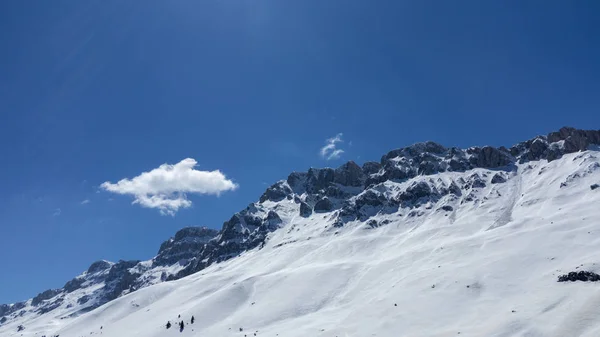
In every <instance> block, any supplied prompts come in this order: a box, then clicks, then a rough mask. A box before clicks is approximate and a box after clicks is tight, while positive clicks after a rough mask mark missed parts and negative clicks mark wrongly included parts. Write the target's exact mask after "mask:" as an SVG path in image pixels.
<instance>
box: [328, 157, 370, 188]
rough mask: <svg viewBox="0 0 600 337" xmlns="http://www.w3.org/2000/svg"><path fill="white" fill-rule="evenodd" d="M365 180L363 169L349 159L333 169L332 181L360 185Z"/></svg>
mask: <svg viewBox="0 0 600 337" xmlns="http://www.w3.org/2000/svg"><path fill="white" fill-rule="evenodd" d="M364 180H365V174H364V172H363V169H362V168H361V167H360V166H358V165H357V164H356V163H355V162H353V161H349V162H347V163H346V164H344V165H342V166H340V167H338V168H337V169H336V170H335V175H334V179H333V181H334V182H335V183H338V184H340V185H344V186H362V185H363V183H364Z"/></svg>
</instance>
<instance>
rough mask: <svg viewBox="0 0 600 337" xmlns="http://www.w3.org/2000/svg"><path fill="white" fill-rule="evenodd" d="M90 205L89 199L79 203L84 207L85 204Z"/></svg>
mask: <svg viewBox="0 0 600 337" xmlns="http://www.w3.org/2000/svg"><path fill="white" fill-rule="evenodd" d="M89 203H90V199H85V200H84V201H82V202H80V204H82V205H85V204H89Z"/></svg>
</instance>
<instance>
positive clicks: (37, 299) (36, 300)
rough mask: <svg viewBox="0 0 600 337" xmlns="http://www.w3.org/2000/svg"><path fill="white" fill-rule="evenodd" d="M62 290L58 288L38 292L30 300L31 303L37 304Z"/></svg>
mask: <svg viewBox="0 0 600 337" xmlns="http://www.w3.org/2000/svg"><path fill="white" fill-rule="evenodd" d="M61 292H62V291H61V290H60V289H49V290H46V291H44V292H42V293H39V294H38V295H37V296H36V297H34V298H33V299H32V300H31V305H33V306H38V305H39V304H40V303H42V301H45V300H48V299H51V298H52V297H54V296H56V295H58V294H60V293H61Z"/></svg>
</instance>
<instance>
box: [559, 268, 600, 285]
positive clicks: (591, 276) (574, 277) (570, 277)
mask: <svg viewBox="0 0 600 337" xmlns="http://www.w3.org/2000/svg"><path fill="white" fill-rule="evenodd" d="M576 281H582V282H598V281H600V275H598V274H596V273H594V272H591V271H583V270H582V271H579V272H575V271H572V272H570V273H568V274H564V275H560V276H559V277H558V282H576Z"/></svg>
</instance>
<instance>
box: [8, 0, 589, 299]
mask: <svg viewBox="0 0 600 337" xmlns="http://www.w3.org/2000/svg"><path fill="white" fill-rule="evenodd" d="M599 11H600V5H599V3H598V2H596V1H591V0H590V1H576V2H574V1H560V2H559V1H466V0H465V1H458V2H457V1H398V0H390V1H385V0H382V1H362V0H361V1H357V0H343V1H342V0H331V1H322V0H303V1H279V0H262V1H261V0H258V1H249V0H246V1H241V0H237V1H234V0H231V1H183V0H181V1H143V2H142V1H116V0H114V1H113V0H102V1H100V0H94V1H59V0H55V1H36V2H33V3H32V2H22V1H4V2H1V3H0V43H1V45H2V53H0V74H1V76H0V156H1V157H2V168H1V174H0V186H1V190H2V193H0V256H1V257H2V259H0V270H2V276H1V279H2V282H1V284H2V286H0V303H10V302H14V301H18V300H25V299H26V298H29V297H31V296H34V295H35V294H37V293H38V292H41V291H43V290H45V289H47V288H56V287H61V286H62V285H63V284H64V283H65V282H66V281H67V280H69V279H70V278H72V277H73V276H75V275H77V274H79V273H80V272H82V271H83V270H85V269H86V268H87V267H88V266H89V265H90V264H91V263H92V262H93V261H95V260H98V259H108V260H113V261H116V260H118V259H148V258H151V257H152V256H153V255H154V254H155V253H156V252H157V250H158V247H159V245H160V243H161V242H162V241H164V240H166V239H167V238H168V237H169V236H171V235H173V234H174V233H175V231H176V230H178V229H179V228H181V227H184V226H191V225H206V226H209V227H214V228H220V226H221V224H222V223H223V221H225V220H227V219H228V218H229V217H230V216H231V215H232V214H233V213H234V212H235V211H238V210H241V209H243V208H244V207H245V206H246V205H247V204H249V203H250V202H253V201H256V200H257V199H258V197H259V196H260V194H261V193H262V192H263V191H264V189H265V188H266V187H267V184H271V183H273V182H275V181H277V180H279V179H283V178H285V177H286V176H287V174H288V173H290V172H291V171H294V170H306V169H307V168H309V167H311V166H313V167H322V166H333V167H336V166H338V165H340V164H342V163H343V162H345V161H347V160H355V161H357V162H359V163H362V162H364V161H365V160H379V158H380V157H381V155H383V154H384V153H385V152H387V151H389V150H391V149H394V148H398V147H402V146H406V145H409V144H411V143H414V142H417V141H425V140H434V141H437V142H440V143H442V144H444V145H447V146H461V147H466V146H471V145H486V144H489V145H497V146H499V145H512V144H513V143H515V142H517V141H520V140H525V139H528V138H531V137H532V136H534V135H536V134H545V133H547V132H549V131H553V130H556V129H558V128H559V127H561V126H564V125H571V126H575V127H580V128H593V129H598V128H600V98H599V96H598V93H599V92H600V62H598V60H600V41H599V39H600V38H599V36H600V23H598V20H597V13H599ZM340 133H341V134H342V135H341V136H339V137H338V138H337V140H338V141H334V142H333V143H334V146H335V148H333V149H332V148H330V149H329V151H328V152H326V153H325V156H322V155H321V153H320V150H321V148H322V147H323V146H325V145H326V142H327V139H335V137H336V136H337V135H338V134H340ZM336 149H337V150H339V149H341V150H343V151H344V152H343V153H340V152H339V151H338V152H337V153H335V154H334V152H333V151H335V150H336ZM331 154H334V155H333V156H331ZM329 157H331V158H329ZM186 158H190V159H193V160H195V161H196V162H197V165H196V166H191V165H193V163H192V162H190V161H187V162H185V161H184V162H182V161H183V160H184V159H186ZM165 163H168V164H171V165H175V164H178V163H183V164H181V165H179V166H171V167H164V166H163V168H162V169H158V168H159V166H160V165H162V164H165ZM153 169H157V170H155V171H152V170H153ZM174 170H181V171H177V172H182V174H183V176H185V177H186V179H187V180H185V181H184V182H183V184H184V185H185V184H188V185H185V186H183V187H182V189H183V190H185V191H187V192H188V193H187V194H186V195H187V197H186V199H183V197H181V196H178V195H176V194H175V195H174V194H172V193H171V192H172V191H169V190H168V188H167V189H165V188H166V187H165V185H169V184H168V182H169V181H171V180H169V179H171V178H172V177H173V174H174V172H175V171H174ZM215 170H219V171H220V172H221V173H220V175H219V173H217V172H214V171H215ZM149 171H152V172H151V173H150V175H145V176H141V177H139V178H138V179H134V180H131V181H125V182H123V183H122V184H120V185H119V184H116V183H117V182H118V181H119V180H121V179H124V178H129V179H131V178H134V177H137V176H139V175H140V174H141V173H142V172H149ZM210 172H212V173H210ZM153 177H154V178H157V177H158V178H157V179H158V180H156V179H154V178H153ZM169 177H171V178H169ZM161 179H162V180H161ZM157 181H158V183H157ZM105 182H108V183H107V184H105V185H104V187H105V188H102V187H101V186H102V184H103V183H105ZM161 188H162V189H161ZM111 191H112V192H111ZM132 191H133V192H132ZM135 191H137V192H135ZM126 192H129V193H142V197H139V196H135V195H127V194H119V193H126ZM195 192H202V193H195ZM218 192H220V195H219V196H216V195H215V194H216V193H218ZM146 193H150V194H146ZM203 193H204V194H203ZM143 196H150V197H152V196H153V197H155V199H152V200H150V199H148V198H147V199H144V198H143ZM140 198H141V199H140ZM142 199H143V200H142ZM134 200H138V202H139V203H137V204H132V202H133V201H134ZM174 204H176V205H178V206H177V207H175V208H176V209H174V206H173V205H174ZM142 205H146V206H155V207H158V206H159V205H163V206H164V207H163V209H162V211H163V213H166V214H167V215H161V209H159V208H148V207H142ZM165 205H171V206H165ZM185 206H189V207H187V208H186V207H185ZM165 207H166V208H165ZM169 213H171V214H174V215H168V214H169Z"/></svg>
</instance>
